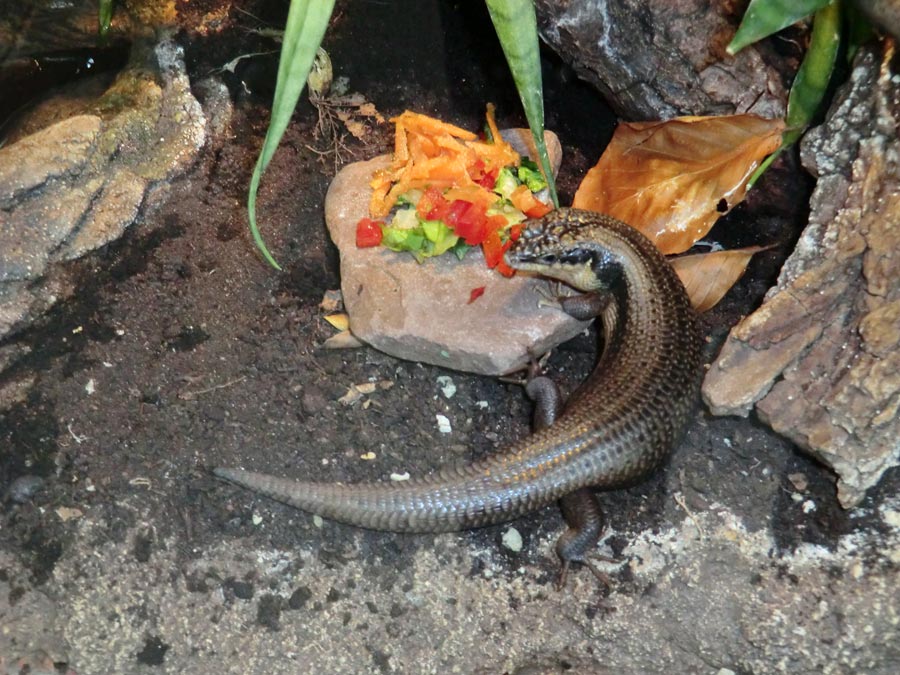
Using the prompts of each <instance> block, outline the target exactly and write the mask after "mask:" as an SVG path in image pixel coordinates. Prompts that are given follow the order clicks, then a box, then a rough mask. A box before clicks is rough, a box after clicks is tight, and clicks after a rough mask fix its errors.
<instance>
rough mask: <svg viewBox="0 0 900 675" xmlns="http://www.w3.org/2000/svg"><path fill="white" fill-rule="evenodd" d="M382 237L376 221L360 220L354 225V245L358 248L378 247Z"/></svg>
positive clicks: (378, 223) (379, 226) (379, 225)
mask: <svg viewBox="0 0 900 675" xmlns="http://www.w3.org/2000/svg"><path fill="white" fill-rule="evenodd" d="M383 236H384V233H383V232H382V231H381V223H380V222H379V221H377V220H372V219H371V218H361V219H360V221H359V222H358V223H357V224H356V245H357V246H358V247H359V248H368V247H370V246H378V245H379V244H380V243H381V238H382V237H383Z"/></svg>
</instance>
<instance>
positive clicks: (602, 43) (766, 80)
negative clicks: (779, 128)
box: [535, 0, 787, 120]
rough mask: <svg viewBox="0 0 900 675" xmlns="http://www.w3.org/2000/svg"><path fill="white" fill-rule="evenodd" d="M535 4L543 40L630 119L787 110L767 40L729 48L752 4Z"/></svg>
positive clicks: (623, 0) (595, 0) (725, 0)
mask: <svg viewBox="0 0 900 675" xmlns="http://www.w3.org/2000/svg"><path fill="white" fill-rule="evenodd" d="M535 7H536V9H537V12H538V25H539V30H540V33H541V37H542V38H543V40H544V41H545V42H546V43H547V44H548V45H550V47H551V48H552V49H553V50H554V51H556V52H557V53H558V54H559V55H560V56H561V57H562V58H563V60H565V61H566V62H568V63H569V64H571V65H572V67H573V68H574V69H575V71H576V72H577V73H578V75H579V76H580V77H582V78H583V79H585V80H586V81H587V82H589V83H591V84H592V85H594V86H596V87H597V88H598V89H599V90H600V91H601V92H602V93H603V94H604V96H605V97H606V99H607V100H608V102H609V103H610V105H611V106H612V107H613V109H615V110H616V112H617V113H619V114H620V115H621V116H622V117H624V118H625V119H628V120H655V119H668V118H671V117H675V116H677V115H687V114H690V115H726V114H732V113H737V112H752V113H756V114H758V115H762V116H763V117H771V118H780V117H783V116H784V110H785V104H786V101H787V92H786V91H785V89H784V87H783V86H782V84H781V82H782V81H783V78H782V77H781V75H780V74H779V73H778V71H777V70H775V68H773V67H772V66H770V65H769V64H768V63H767V62H766V61H765V60H764V59H763V53H762V51H761V50H763V49H764V48H765V46H764V45H751V46H749V47H746V48H745V49H743V50H741V51H740V52H739V53H738V54H736V55H735V56H729V55H728V54H727V53H726V52H725V47H726V45H727V44H728V42H729V41H730V40H731V38H732V37H733V35H734V32H735V30H736V29H737V26H738V23H739V21H740V18H741V12H742V11H743V10H742V8H744V7H746V3H734V2H730V1H729V0H713V1H712V2H710V1H709V0H673V1H671V2H655V1H654V0H612V1H611V0H570V1H569V2H554V1H553V0H537V1H536V2H535ZM736 8H737V9H736ZM784 61H786V59H784Z"/></svg>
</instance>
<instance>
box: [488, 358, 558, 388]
mask: <svg viewBox="0 0 900 675" xmlns="http://www.w3.org/2000/svg"><path fill="white" fill-rule="evenodd" d="M550 354H551V352H545V353H544V355H543V356H541V357H540V358H535V356H534V353H533V352H532V351H531V350H530V349H529V350H528V365H527V366H525V367H523V368H520V369H519V370H513V371H510V374H509V375H501V376H500V377H499V378H498V379H499V380H500V381H501V382H505V383H507V384H516V385H518V386H520V387H527V386H528V383H529V382H531V381H532V380H534V379H536V378H538V377H540V376H541V375H543V374H544V367H545V366H546V365H547V361H548V360H549V359H550ZM521 372H524V373H525V375H524V376H523V377H513V376H512V373H521Z"/></svg>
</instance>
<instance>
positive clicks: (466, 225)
mask: <svg viewBox="0 0 900 675" xmlns="http://www.w3.org/2000/svg"><path fill="white" fill-rule="evenodd" d="M486 211H487V208H486V207H485V206H484V204H478V203H474V202H467V201H465V200H463V199H455V200H453V201H452V202H451V203H450V210H449V212H448V213H447V216H446V217H445V218H444V219H443V220H444V222H445V223H447V225H449V226H450V227H451V228H453V231H454V232H455V233H456V234H457V235H459V236H460V237H462V238H463V240H465V242H466V243H467V244H469V245H470V246H475V245H476V244H480V243H481V242H483V241H484V240H485V238H486V237H487V236H488V234H489V233H490V231H489V226H488V219H487V217H486V215H485V212H486Z"/></svg>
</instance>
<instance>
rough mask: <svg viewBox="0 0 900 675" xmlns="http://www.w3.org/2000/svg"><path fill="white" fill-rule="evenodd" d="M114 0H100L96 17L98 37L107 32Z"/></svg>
mask: <svg viewBox="0 0 900 675" xmlns="http://www.w3.org/2000/svg"><path fill="white" fill-rule="evenodd" d="M114 1H115V0H100V8H99V15H98V17H97V22H98V25H99V32H100V37H104V36H105V35H106V34H107V32H109V25H110V24H111V23H112V15H113V2H114Z"/></svg>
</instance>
